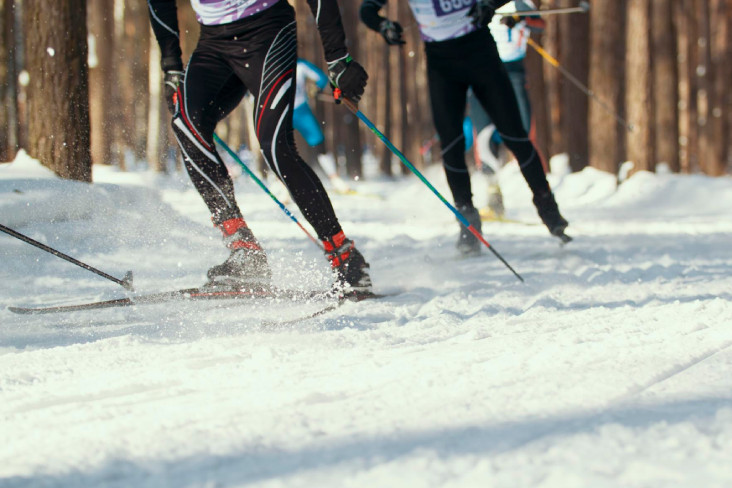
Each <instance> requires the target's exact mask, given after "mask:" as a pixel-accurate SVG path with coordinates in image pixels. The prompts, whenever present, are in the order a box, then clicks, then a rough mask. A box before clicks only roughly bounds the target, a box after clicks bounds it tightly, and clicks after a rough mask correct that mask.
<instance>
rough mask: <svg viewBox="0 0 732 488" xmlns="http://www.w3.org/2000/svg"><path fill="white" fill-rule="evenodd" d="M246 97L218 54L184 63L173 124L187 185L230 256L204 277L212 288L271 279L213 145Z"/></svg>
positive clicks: (197, 56) (199, 53)
mask: <svg viewBox="0 0 732 488" xmlns="http://www.w3.org/2000/svg"><path fill="white" fill-rule="evenodd" d="M245 93H246V88H245V87H244V85H243V84H242V83H241V81H240V80H239V79H237V77H236V76H235V75H234V73H233V71H232V70H231V69H230V68H229V67H228V66H227V65H226V63H225V62H224V61H223V60H222V59H221V57H220V55H219V54H218V53H214V52H208V51H207V50H206V49H198V48H197V49H196V51H195V52H194V54H193V56H192V57H191V60H190V62H189V63H188V67H187V70H186V76H185V81H184V84H183V86H182V87H181V90H180V92H179V96H180V102H179V108H178V112H177V113H176V115H175V116H174V117H173V122H172V125H173V132H174V134H175V137H176V139H177V141H178V144H179V145H180V148H181V151H182V152H183V155H184V164H185V167H186V170H187V171H188V174H189V175H190V177H191V181H192V182H193V184H194V186H195V187H196V189H197V190H198V192H199V193H200V195H201V197H202V198H203V200H204V202H205V203H206V205H207V206H208V208H209V211H210V212H211V218H212V220H213V223H214V225H215V226H217V227H218V228H219V229H220V230H221V232H222V234H223V237H224V243H225V244H226V246H227V247H228V248H229V249H230V251H231V253H230V255H229V258H228V259H227V260H226V261H225V262H224V263H223V264H220V265H217V266H214V267H212V268H211V269H210V270H209V272H208V277H209V279H210V280H211V282H212V283H213V282H215V283H217V284H218V283H224V284H227V285H230V284H234V283H235V284H241V283H244V282H246V283H252V282H257V283H265V282H268V281H269V279H270V276H271V274H270V270H269V266H268V264H267V258H266V255H265V253H264V251H263V250H262V249H261V247H260V245H259V243H258V242H257V240H256V239H255V237H254V235H253V234H252V232H251V230H250V229H249V228H248V226H247V225H246V222H245V221H244V219H243V217H242V214H241V211H240V210H239V206H238V205H237V203H236V198H235V196H234V184H233V181H232V180H231V177H230V176H229V173H228V171H227V169H226V166H225V165H224V162H223V161H222V160H221V157H220V156H219V154H218V153H217V152H216V148H215V146H214V142H213V133H214V128H215V126H216V123H217V122H218V121H219V120H221V119H223V118H224V117H225V116H226V115H228V113H230V112H231V110H233V109H234V107H236V105H237V104H238V103H239V101H240V100H241V98H242V97H243V96H244V94H245Z"/></svg>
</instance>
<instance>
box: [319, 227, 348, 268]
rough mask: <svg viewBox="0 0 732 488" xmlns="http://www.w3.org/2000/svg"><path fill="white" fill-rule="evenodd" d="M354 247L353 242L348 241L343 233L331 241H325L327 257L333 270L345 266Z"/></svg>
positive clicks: (339, 233)
mask: <svg viewBox="0 0 732 488" xmlns="http://www.w3.org/2000/svg"><path fill="white" fill-rule="evenodd" d="M354 247H355V246H354V243H353V241H351V240H350V239H348V238H347V237H346V234H345V233H344V232H343V231H340V232H338V233H337V234H335V235H334V236H332V237H331V238H330V239H325V240H323V249H325V256H326V257H327V258H328V260H329V261H330V265H331V267H333V268H337V267H338V266H340V265H341V264H343V263H344V262H345V261H346V260H347V259H348V257H349V256H350V255H351V250H352V249H353V248H354Z"/></svg>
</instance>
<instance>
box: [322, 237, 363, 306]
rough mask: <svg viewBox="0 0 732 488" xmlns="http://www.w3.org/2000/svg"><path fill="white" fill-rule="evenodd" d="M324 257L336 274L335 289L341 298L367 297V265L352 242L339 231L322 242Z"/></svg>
mask: <svg viewBox="0 0 732 488" xmlns="http://www.w3.org/2000/svg"><path fill="white" fill-rule="evenodd" d="M323 246H324V248H325V257H326V258H328V261H330V265H331V267H332V268H333V270H334V271H335V272H336V288H338V292H339V293H340V294H342V296H348V295H354V296H358V295H360V296H363V295H369V294H371V293H372V291H371V276H370V275H369V263H367V262H366V259H364V257H363V255H362V254H361V253H360V252H359V251H358V249H356V245H355V244H354V243H353V241H352V240H350V239H348V238H346V236H345V234H344V233H343V232H342V231H341V232H339V233H338V234H336V235H335V236H333V237H332V238H331V239H328V240H326V241H323Z"/></svg>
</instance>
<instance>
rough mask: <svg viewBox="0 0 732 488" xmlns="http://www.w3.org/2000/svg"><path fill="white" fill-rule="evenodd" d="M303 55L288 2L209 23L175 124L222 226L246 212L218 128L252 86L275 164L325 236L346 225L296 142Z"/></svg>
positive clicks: (260, 128) (262, 135)
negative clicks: (217, 144)
mask: <svg viewBox="0 0 732 488" xmlns="http://www.w3.org/2000/svg"><path fill="white" fill-rule="evenodd" d="M296 61H297V37H296V32H295V15H294V10H293V9H292V7H291V6H290V5H289V4H287V2H277V4H276V5H275V6H273V7H271V8H269V9H267V10H265V11H263V12H261V13H259V14H256V15H253V16H251V17H248V18H246V19H243V20H241V21H238V22H236V23H233V24H229V25H227V26H226V28H225V29H222V28H220V26H201V36H200V39H199V41H198V45H197V46H196V49H195V50H194V51H193V54H192V55H191V59H190V61H189V63H188V66H187V67H186V74H185V82H184V85H183V86H182V87H181V92H180V93H179V96H180V101H181V103H180V107H179V112H178V114H177V115H176V116H175V117H174V118H173V131H174V132H175V136H176V138H177V140H178V143H179V145H180V147H181V149H182V151H183V153H184V156H185V158H184V159H185V166H186V169H187V170H188V174H189V175H190V177H191V180H192V181H193V184H194V185H195V187H196V189H197V190H198V192H199V193H200V194H201V196H202V197H203V200H204V201H205V202H206V205H207V206H208V208H209V210H210V212H211V215H212V217H213V221H214V224H216V225H218V224H220V223H221V222H223V221H225V220H229V219H232V218H239V217H241V212H240V210H239V207H238V205H237V203H236V199H235V197H234V185H233V182H232V180H231V177H230V176H229V174H228V172H227V170H226V167H225V166H224V163H223V161H222V160H221V158H220V156H219V155H218V154H217V152H216V150H215V148H214V143H213V133H214V129H215V127H216V124H217V123H218V122H219V121H220V120H222V119H224V118H225V117H226V116H227V115H228V114H229V113H231V111H232V110H234V108H236V106H237V105H238V104H239V102H240V101H241V100H242V98H243V97H244V95H246V93H247V91H250V92H251V93H252V95H253V96H254V100H255V103H256V105H255V110H254V127H255V130H256V135H257V139H258V140H259V144H260V146H261V150H262V155H263V156H264V159H265V160H266V161H267V164H268V165H269V167H270V168H271V169H272V171H274V172H275V174H277V176H278V177H279V178H280V179H281V180H282V181H283V182H284V183H285V185H286V186H287V188H288V189H289V191H290V194H291V195H292V199H293V200H294V202H295V203H296V204H297V206H298V207H300V210H302V213H303V215H304V216H305V218H306V219H307V220H308V222H310V224H311V225H312V226H313V228H314V229H315V232H316V233H317V234H318V237H320V238H321V239H328V238H330V237H332V236H333V235H335V234H337V233H338V232H340V231H341V227H340V224H339V223H338V219H337V218H336V215H335V212H334V211H333V206H332V205H331V202H330V199H329V198H328V195H327V193H326V192H325V189H324V188H323V185H322V183H321V182H320V180H319V179H318V177H317V176H316V175H315V173H313V171H312V169H310V167H309V166H308V165H307V164H306V163H305V162H304V161H303V160H302V158H301V157H300V155H299V154H298V153H297V150H296V148H295V142H294V137H293V128H292V112H293V108H294V107H293V102H294V98H295V65H296Z"/></svg>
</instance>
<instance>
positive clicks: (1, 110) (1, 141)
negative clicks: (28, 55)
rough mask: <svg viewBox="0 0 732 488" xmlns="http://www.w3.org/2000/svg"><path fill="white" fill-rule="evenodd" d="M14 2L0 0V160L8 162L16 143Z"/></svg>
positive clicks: (16, 98) (15, 148)
mask: <svg viewBox="0 0 732 488" xmlns="http://www.w3.org/2000/svg"><path fill="white" fill-rule="evenodd" d="M15 34H16V32H15V2H14V1H13V0H0V44H2V45H3V46H6V47H5V48H3V49H0V162H2V161H12V160H13V159H14V158H15V155H16V153H17V152H18V148H19V145H20V132H19V128H20V125H19V123H18V71H17V65H16V63H17V61H16V43H15Z"/></svg>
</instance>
